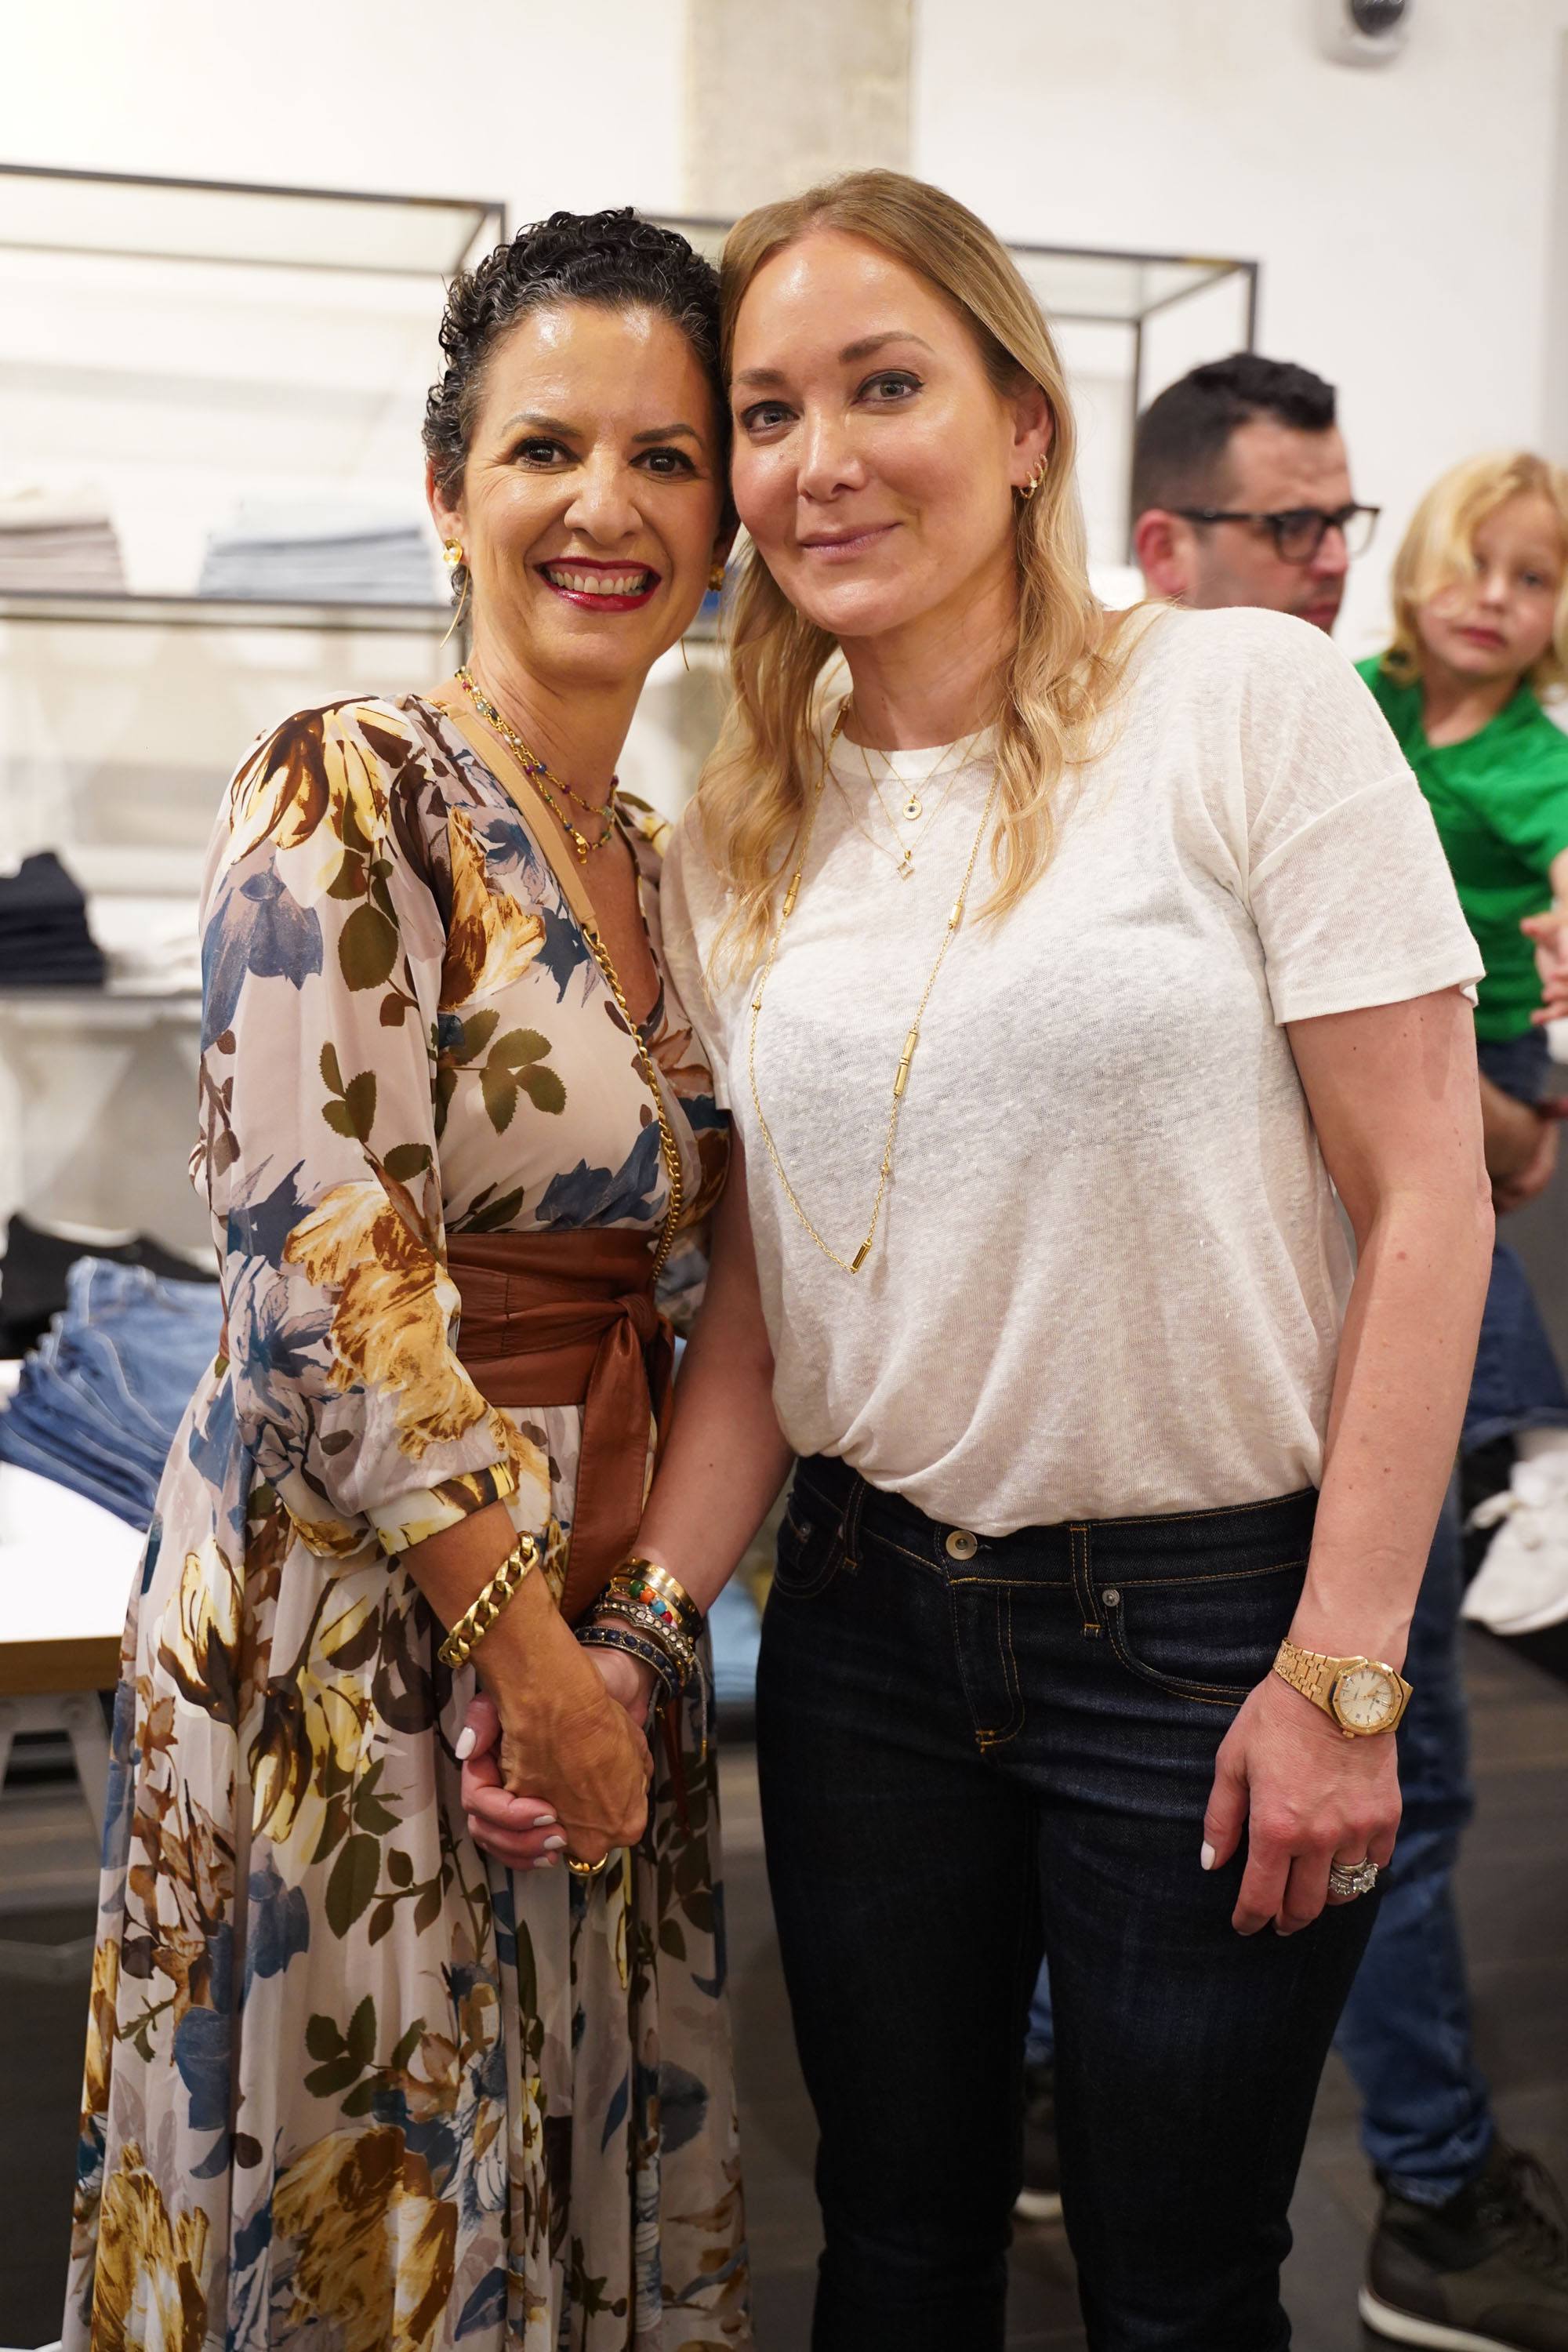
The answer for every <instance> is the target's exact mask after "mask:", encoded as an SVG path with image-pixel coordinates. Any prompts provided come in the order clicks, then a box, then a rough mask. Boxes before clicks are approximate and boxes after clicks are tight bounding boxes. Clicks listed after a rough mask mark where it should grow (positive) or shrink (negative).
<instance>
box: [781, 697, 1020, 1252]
mask: <svg viewBox="0 0 1568 2352" xmlns="http://www.w3.org/2000/svg"><path fill="white" fill-rule="evenodd" d="M848 708H849V705H848V701H847V699H846V700H845V701H844V702H842V703H840V704H839V706H838V716H837V719H835V720H834V722H833V730H832V732H831V733H830V735H829V736H828V739H827V745H826V750H825V751H824V752H823V755H822V766H821V770H820V772H819V773H818V775H817V779H816V792H815V793H814V794H813V796H812V803H811V808H810V811H809V813H808V814H807V816H806V821H805V837H804V838H803V840H802V842H801V845H800V855H799V856H798V857H797V858H796V860H795V872H794V873H793V874H792V875H791V876H790V878H789V887H788V888H787V889H786V890H785V892H784V903H783V905H782V906H781V907H780V908H779V919H778V921H777V922H776V923H775V924H774V926H773V940H772V943H771V945H770V946H769V949H768V953H767V960H766V961H765V962H764V963H763V968H762V971H760V972H759V973H758V975H757V984H756V986H755V988H754V989H753V990H752V1025H751V1034H750V1036H749V1039H748V1042H747V1048H746V1076H747V1077H748V1078H749V1079H750V1081H751V1087H752V1109H753V1110H754V1111H755V1112H756V1114H757V1129H758V1132H759V1133H760V1134H761V1136H762V1139H763V1143H764V1144H765V1145H766V1147H767V1153H768V1158H769V1159H770V1160H772V1161H773V1168H774V1171H775V1172H776V1174H777V1176H778V1180H779V1182H780V1184H781V1185H782V1186H783V1187H784V1198H785V1200H786V1201H787V1202H789V1204H790V1207H791V1208H792V1209H793V1210H794V1211H795V1215H796V1216H797V1217H798V1218H799V1220H800V1222H801V1223H802V1225H803V1226H804V1227H805V1231H806V1232H807V1233H808V1234H810V1236H811V1238H812V1240H813V1241H814V1242H815V1243H816V1246H817V1248H818V1249H819V1250H820V1251H821V1252H822V1255H823V1256H824V1257H826V1258H830V1259H831V1260H832V1262H833V1264H834V1265H836V1266H837V1267H838V1269H839V1271H840V1272H841V1273H843V1274H858V1273H859V1271H860V1269H861V1267H862V1266H863V1265H865V1263H866V1261H867V1259H868V1257H869V1256H870V1255H871V1244H872V1243H873V1242H874V1241H875V1240H876V1238H877V1227H878V1224H879V1222H880V1220H881V1215H882V1202H883V1198H884V1196H885V1195H886V1192H887V1190H888V1179H889V1176H890V1175H891V1174H892V1172H893V1146H894V1144H895V1143H896V1141H897V1140H898V1133H899V1118H900V1112H901V1111H902V1109H903V1107H904V1089H905V1088H906V1087H908V1085H909V1082H910V1068H911V1066H912V1065H913V1062H914V1058H915V1049H916V1047H917V1046H918V1045H919V1044H920V1042H921V1022H922V1021H923V1020H924V1019H925V1012H926V1006H927V1005H928V1004H929V1003H931V991H932V989H933V988H934V987H935V986H936V982H937V975H938V973H939V972H940V971H941V970H942V965H943V963H944V962H945V961H946V960H947V951H948V949H949V948H950V947H951V946H952V938H953V934H954V932H955V931H956V930H957V929H958V928H959V926H960V924H961V923H962V922H963V909H964V906H965V904H966V902H967V900H968V898H969V886H970V884H971V883H972V882H973V879H974V868H975V866H976V864H977V863H978V861H979V857H980V849H981V845H982V843H983V842H984V839H985V836H986V834H987V833H988V831H989V830H990V825H991V812H992V810H993V809H994V806H995V804H996V786H997V782H998V772H997V770H996V769H995V768H993V769H992V772H991V789H990V791H989V792H988V793H986V795H985V808H984V814H982V816H981V819H980V830H979V832H978V833H977V834H976V835H975V836H974V845H973V848H972V849H971V850H970V853H969V863H968V865H967V866H965V867H964V869H963V881H962V882H961V883H960V885H959V890H958V896H957V898H955V899H954V900H953V902H952V913H951V914H950V915H949V916H948V919H947V927H946V929H944V930H943V932H942V945H941V947H939V948H938V950H937V951H936V961H935V962H934V963H933V964H932V966H931V972H930V976H929V977H928V979H927V981H926V984H925V986H924V988H923V989H922V990H921V1001H920V1003H919V1004H918V1005H917V1006H916V1008H915V1017H914V1020H913V1023H912V1024H910V1034H909V1035H908V1036H907V1037H906V1038H905V1039H904V1050H903V1052H902V1053H901V1054H900V1056H899V1066H898V1070H897V1072H896V1074H895V1076H894V1078H893V1100H892V1107H891V1108H890V1109H889V1114H888V1132H887V1135H886V1137H885V1138H884V1139H883V1144H882V1166H881V1171H880V1173H879V1176H878V1179H877V1197H876V1199H875V1200H874V1201H873V1202H872V1203H871V1222H870V1224H869V1225H868V1227H867V1231H866V1238H865V1240H864V1241H863V1242H862V1243H861V1244H860V1246H859V1248H858V1250H857V1251H856V1253H855V1255H854V1256H853V1257H852V1258H843V1257H840V1256H839V1255H838V1252H837V1250H836V1249H834V1248H833V1247H832V1246H831V1244H829V1243H827V1242H825V1241H824V1240H823V1238H822V1235H821V1234H819V1233H818V1232H817V1230H816V1226H815V1225H814V1224H813V1223H812V1222H811V1219H810V1218H809V1217H808V1216H807V1214H806V1213H805V1209H804V1207H803V1206H802V1205H801V1201H800V1197H799V1195H798V1193H797V1192H795V1186H794V1185H793V1184H792V1183H791V1182H790V1181H789V1177H788V1175H787V1174H786V1172H785V1170H784V1161H783V1160H781V1159H780V1158H779V1150H778V1146H777V1144H776V1143H775V1142H774V1141H773V1130H772V1129H771V1128H770V1127H769V1125H768V1122H767V1118H766V1115H765V1113H764V1112H763V1098H762V1097H761V1095H760V1094H759V1093H758V1091H757V1024H758V1022H759V1021H760V1020H761V1018H762V1011H763V995H764V993H765V992H766V990H767V985H768V981H769V979H770V978H771V976H772V973H773V966H774V964H775V963H776V962H777V961H778V953H779V949H780V948H781V947H782V945H783V944H784V929H785V926H786V925H787V923H788V921H789V919H790V917H791V916H792V915H793V914H794V912H795V900H796V899H797V898H798V897H799V896H800V877H801V876H802V875H803V874H804V872H805V861H806V859H807V857H808V856H810V854H811V837H812V835H813V833H814V832H815V831H816V812H817V810H818V808H819V807H820V805H821V803H822V787H823V785H824V784H825V783H826V781H827V768H828V762H829V761H830V760H831V759H832V756H833V747H834V744H835V743H836V742H837V740H838V735H839V730H840V729H841V728H842V727H843V725H844V719H845V714H846V712H847V709H848Z"/></svg>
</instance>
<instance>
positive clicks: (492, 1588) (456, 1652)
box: [436, 1536, 539, 1666]
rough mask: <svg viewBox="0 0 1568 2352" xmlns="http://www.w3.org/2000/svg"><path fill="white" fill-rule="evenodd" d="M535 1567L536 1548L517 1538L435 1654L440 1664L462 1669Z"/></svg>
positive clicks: (532, 1540)
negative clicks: (476, 1598) (477, 1597)
mask: <svg viewBox="0 0 1568 2352" xmlns="http://www.w3.org/2000/svg"><path fill="white" fill-rule="evenodd" d="M538 1565H539V1545H538V1543H537V1541H536V1540H535V1538H533V1537H532V1536H519V1538H518V1539H517V1541H516V1542H515V1543H514V1544H513V1546H512V1548H511V1549H510V1551H509V1552H508V1554H507V1556H506V1558H505V1559H503V1560H502V1562H501V1564H500V1567H499V1568H498V1569H497V1570H496V1572H495V1574H494V1575H493V1576H492V1577H491V1579H490V1580H489V1583H488V1584H487V1585H486V1587H485V1589H484V1591H482V1592H481V1593H480V1595H479V1599H478V1600H477V1601H474V1602H473V1603H472V1604H471V1606H470V1607H468V1608H467V1609H465V1610H464V1612H463V1613H462V1615H461V1616H460V1617H459V1618H458V1622H457V1623H456V1624H455V1625H454V1626H453V1627H452V1630H451V1632H450V1633H448V1634H447V1638H446V1640H445V1641H444V1642H443V1643H442V1644H441V1646H440V1648H439V1649H438V1650H437V1653H436V1655H437V1657H438V1658H439V1659H440V1660H441V1662H442V1664H444V1665H448V1666H466V1665H467V1664H468V1660H469V1658H470V1657H471V1656H472V1655H473V1653H474V1652H475V1650H477V1649H478V1647H479V1643H481V1642H482V1641H483V1640H484V1638H485V1635H486V1634H487V1633H489V1630H490V1627H491V1626H492V1625H493V1624H494V1623H495V1622H496V1619H497V1618H498V1617H499V1616H500V1612H501V1611H502V1610H503V1609H504V1608H505V1607H506V1604H507V1602H508V1601H510V1599H511V1596H512V1594H513V1593H514V1592H515V1591H517V1588H518V1586H519V1585H520V1584H521V1582H522V1580H523V1578H524V1577H525V1576H526V1575H527V1574H528V1572H529V1570H530V1569H532V1568H537V1567H538Z"/></svg>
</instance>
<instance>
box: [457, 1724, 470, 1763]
mask: <svg viewBox="0 0 1568 2352" xmlns="http://www.w3.org/2000/svg"><path fill="white" fill-rule="evenodd" d="M474 1736H475V1735H474V1727H473V1725H472V1724H471V1723H465V1724H464V1726H463V1727H462V1729H461V1731H459V1732H458V1740H457V1745H456V1747H455V1748H453V1750H452V1753H453V1754H454V1756H456V1758H457V1759H458V1763H459V1764H464V1763H467V1761H468V1758H469V1757H470V1756H471V1755H472V1754H473V1752H474Z"/></svg>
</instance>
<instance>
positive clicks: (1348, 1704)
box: [1274, 1642, 1410, 1739]
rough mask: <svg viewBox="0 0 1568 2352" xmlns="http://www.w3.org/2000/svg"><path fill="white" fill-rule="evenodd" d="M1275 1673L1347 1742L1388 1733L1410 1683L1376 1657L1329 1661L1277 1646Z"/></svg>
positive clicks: (1288, 1644)
mask: <svg viewBox="0 0 1568 2352" xmlns="http://www.w3.org/2000/svg"><path fill="white" fill-rule="evenodd" d="M1274 1671H1275V1673H1276V1674H1277V1675H1279V1677H1280V1679H1281V1681H1282V1682H1288V1683H1289V1685H1290V1687H1291V1689H1292V1690H1294V1691H1300V1694H1301V1696H1302V1697H1303V1698H1309V1699H1310V1700H1311V1702H1312V1705H1313V1706H1321V1708H1322V1710H1323V1713H1324V1714H1325V1715H1327V1716H1331V1717H1332V1718H1333V1720H1334V1722H1335V1723H1337V1724H1338V1726H1339V1727H1340V1729H1341V1731H1342V1733H1343V1734H1344V1737H1345V1738H1347V1739H1370V1738H1373V1736H1374V1735H1375V1734H1376V1733H1378V1732H1380V1731H1392V1730H1393V1729H1394V1726H1395V1725H1396V1724H1397V1723H1398V1721H1399V1718H1400V1717H1401V1716H1402V1715H1403V1714H1404V1713H1405V1708H1406V1707H1407V1706H1409V1704H1410V1685H1409V1684H1408V1683H1407V1682H1406V1681H1405V1677H1404V1675H1396V1674H1395V1673H1394V1668H1393V1667H1392V1666H1385V1665H1384V1663H1383V1661H1382V1659H1381V1658H1331V1657H1328V1656H1326V1655H1325V1654H1324V1653H1323V1652H1322V1651H1321V1650H1299V1649H1298V1648H1297V1646H1296V1644H1295V1643H1294V1642H1281V1643H1280V1644H1279V1653H1278V1654H1277V1656H1276V1657H1275V1660H1274Z"/></svg>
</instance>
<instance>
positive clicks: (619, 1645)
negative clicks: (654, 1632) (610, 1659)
mask: <svg viewBox="0 0 1568 2352" xmlns="http://www.w3.org/2000/svg"><path fill="white" fill-rule="evenodd" d="M577 1639H578V1641H579V1642H580V1643H582V1645H583V1647H584V1649H585V1650H619V1651H620V1652H621V1653H622V1654H623V1655H624V1656H626V1657H628V1658H636V1659H637V1663H638V1664H639V1665H644V1666H647V1669H648V1671H649V1673H650V1674H651V1675H653V1677H654V1680H655V1681H656V1682H657V1683H658V1686H659V1688H660V1690H661V1691H662V1692H663V1693H664V1696H665V1697H666V1698H669V1699H673V1698H678V1697H679V1695H680V1685H679V1682H678V1680H677V1679H676V1674H675V1669H674V1667H673V1666H672V1665H671V1664H670V1662H669V1660H668V1658H667V1657H666V1656H665V1654H664V1653H663V1651H662V1650H660V1649H659V1647H658V1644H657V1643H654V1642H648V1641H645V1640H644V1638H643V1636H642V1635H641V1634H640V1633H633V1632H632V1630H631V1628H630V1626H629V1625H600V1624H594V1625H584V1627H583V1629H582V1632H581V1633H579V1634H578V1636H577Z"/></svg>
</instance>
